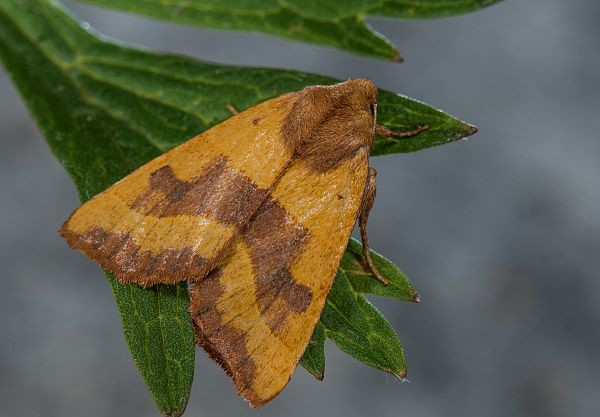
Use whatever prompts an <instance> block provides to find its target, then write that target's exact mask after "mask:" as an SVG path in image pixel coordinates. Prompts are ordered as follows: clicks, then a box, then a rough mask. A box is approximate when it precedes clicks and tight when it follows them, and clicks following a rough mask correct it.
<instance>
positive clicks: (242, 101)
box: [0, 0, 472, 415]
mask: <svg viewBox="0 0 600 417" xmlns="http://www.w3.org/2000/svg"><path fill="white" fill-rule="evenodd" d="M0 58H1V59H2V62H3V64H4V65H5V67H6V69H7V71H8V72H9V74H10V75H11V77H12V78H13V80H14V82H15V84H16V85H17V87H18V89H19V91H20V92H21V95H22V96H23V98H24V100H25V102H26V103H27V106H28V107H29V109H30V111H31V113H32V115H33V117H34V118H35V119H36V120H37V123H38V125H39V126H40V129H41V131H42V133H43V134H44V136H45V138H46V140H47V142H48V144H49V146H50V148H51V150H52V152H53V153H54V154H55V155H56V157H57V159H58V160H59V161H60V163H61V164H62V165H63V166H64V167H65V169H66V170H67V171H68V173H69V174H70V176H71V177H72V178H73V180H74V182H75V185H76V186H77V190H78V192H79V194H80V196H81V199H82V201H85V200H87V199H89V198H91V197H92V196H94V195H95V194H97V193H99V192H100V191H102V190H104V189H105V188H107V187H109V186H110V185H112V184H113V183H115V182H116V181H118V180H119V179H121V178H122V177H124V176H126V175H127V174H128V173H130V172H131V171H133V170H134V169H135V168H137V167H139V166H140V165H142V164H144V163H145V162H147V161H149V160H151V159H152V158H154V157H156V156H157V155H159V154H161V153H163V152H164V151H166V150H168V149H171V148H173V147H174V146H177V145H178V144H180V143H182V142H183V141H185V140H186V139H188V138H190V137H192V136H194V135H196V134H197V133H199V132H202V131H204V130H206V129H207V128H209V127H211V126H213V125H215V124H217V123H219V122H221V121H222V120H224V119H226V118H228V117H230V116H231V113H230V112H229V110H228V109H227V107H228V105H233V106H234V107H235V108H237V109H239V110H243V109H246V108H248V107H251V106H253V105H255V104H257V103H259V102H261V101H264V100H266V99H268V98H271V97H274V96H277V95H279V94H282V93H284V92H287V91H294V90H299V89H301V88H303V87H304V86H306V85H310V84H318V83H325V84H327V83H333V82H336V80H334V79H332V78H327V77H322V76H318V75H313V74H306V73H300V72H295V71H284V70H275V69H263V68H244V67H232V66H222V65H215V64H209V63H205V62H199V61H195V60H192V59H189V58H185V57H180V56H174V55H169V54H158V53H153V52H149V51H145V50H139V49H134V48H129V47H126V46H123V45H120V44H116V43H113V42H110V41H108V40H106V39H103V38H102V37H100V36H99V35H97V34H95V33H93V32H92V31H90V30H89V28H87V27H82V26H81V25H80V24H79V23H78V22H77V21H76V20H74V19H73V18H72V17H71V16H70V15H69V14H68V13H66V12H65V11H64V10H63V9H62V7H60V6H59V5H57V4H56V3H55V2H53V1H51V0H20V1H18V2H17V1H14V2H13V1H3V2H0ZM380 94H381V99H380V101H379V109H380V114H381V117H380V120H379V122H380V123H382V124H385V125H387V126H388V127H389V128H397V129H403V128H409V127H414V126H417V125H421V124H424V123H427V124H429V126H430V130H429V131H427V132H425V133H423V134H421V135H419V136H418V137H416V138H414V139H408V140H392V141H390V140H387V139H386V140H381V139H378V140H377V141H376V144H375V146H374V149H373V154H374V155H380V154H386V153H393V152H410V151H415V150H418V149H422V148H426V147H429V146H435V145H440V144H443V143H447V142H451V141H454V140H457V139H460V138H461V137H463V136H465V135H466V134H469V133H471V129H472V128H471V127H470V126H469V125H467V124H465V123H464V122H461V121H460V120H458V119H456V118H454V117H452V116H449V115H447V114H445V113H443V112H441V111H438V110H435V109H433V108H431V107H429V106H427V105H425V104H423V103H419V102H416V101H414V100H411V99H408V98H406V97H402V96H398V95H396V94H393V93H389V92H385V91H381V93H380ZM353 245H354V244H353V243H352V242H351V244H350V246H349V250H348V252H347V254H346V257H345V258H344V259H345V261H344V262H345V263H344V265H346V266H343V268H346V269H342V270H341V274H342V275H341V276H343V277H344V279H346V281H347V284H343V283H342V284H339V283H338V284H336V288H337V290H336V291H337V292H336V293H335V294H338V293H339V294H341V295H340V297H341V298H340V300H343V296H344V294H345V293H344V291H342V290H343V287H341V286H342V285H346V286H350V287H352V288H354V287H356V288H359V289H361V288H362V290H368V291H371V292H373V293H376V291H379V292H380V293H381V295H386V294H387V293H388V292H390V294H392V293H394V294H395V295H392V296H394V297H395V298H398V299H404V298H410V294H409V293H406V294H404V293H403V292H402V291H408V290H410V288H412V287H410V285H409V284H406V283H402V282H401V281H402V280H399V281H398V284H397V286H394V287H392V286H390V287H389V288H387V287H386V288H378V287H377V286H378V285H379V284H378V283H375V282H370V283H365V282H363V283H359V282H358V281H357V280H358V277H359V276H360V275H361V274H362V273H364V269H363V270H362V272H361V269H360V268H359V267H358V265H359V264H358V263H356V262H355V263H354V264H352V265H354V266H353V267H351V266H348V265H350V264H347V261H348V259H350V260H351V259H352V257H355V256H358V255H356V253H354V252H353V250H354V249H353V248H354V246H353ZM376 260H377V262H379V261H381V260H380V258H377V257H376ZM348 262H349V261H348ZM381 262H382V261H381ZM389 268H392V267H391V266H389ZM108 278H109V280H110V283H111V286H112V288H113V292H114V295H115V299H116V302H117V306H118V308H119V311H120V313H121V319H122V322H123V328H124V333H125V337H126V339H127V343H128V345H129V348H130V350H131V352H132V356H133V358H134V360H135V362H136V364H137V366H138V369H139V371H140V373H141V374H142V376H143V378H144V381H145V382H146V384H147V386H148V388H149V391H150V392H151V393H152V395H153V397H154V399H155V401H156V403H157V405H158V408H159V409H160V410H161V411H162V412H163V413H164V414H166V415H180V414H181V413H182V412H183V410H184V408H185V404H186V402H187V398H188V395H189V391H190V386H191V382H192V377H193V361H194V333H193V326H192V324H191V321H190V318H189V314H188V313H187V306H188V302H189V301H188V298H187V293H186V288H185V285H184V284H180V285H178V286H177V287H169V286H158V287H154V288H151V289H142V288H139V287H137V286H122V285H120V284H118V283H117V282H116V281H115V280H114V279H113V278H112V277H111V276H110V275H108ZM361 285H362V286H363V287H361ZM407 289H408V290H407ZM362 290H361V291H362ZM352 294H354V293H352ZM402 294H404V295H402ZM402 297H404V298H402ZM336 300H337V299H336ZM338 303H342V304H344V303H345V302H343V301H339V302H338V301H335V303H333V304H331V303H330V305H337V304H338ZM356 304H357V305H358V307H360V311H362V312H364V317H363V321H365V320H366V322H367V323H368V324H369V325H374V324H373V323H375V324H377V323H379V322H380V321H381V320H383V319H382V318H380V317H379V316H377V314H378V313H377V314H376V312H373V311H371V307H370V305H369V304H368V303H366V301H364V300H362V301H361V300H359V299H357V300H356ZM328 310H329V307H328ZM328 314H329V313H328ZM357 314H358V313H357ZM361 314H363V313H361ZM359 316H360V315H359ZM327 317H329V319H328V321H326V322H324V328H325V329H324V333H325V334H326V335H329V336H330V337H332V339H333V340H334V341H337V342H336V343H338V344H339V345H340V346H343V348H345V350H346V351H349V352H350V351H351V352H354V353H355V356H356V357H359V358H360V359H361V360H365V361H366V362H367V363H369V364H372V365H373V366H378V367H380V368H382V369H384V368H385V369H392V370H393V371H392V372H396V373H397V372H399V370H398V369H399V368H398V366H391V365H389V363H387V364H385V365H384V364H379V365H377V363H376V361H375V360H374V358H369V357H368V355H362V354H359V352H358V351H357V350H356V349H350V348H349V342H348V343H344V342H343V340H346V339H351V338H350V337H349V336H348V335H344V333H343V332H340V331H336V332H333V330H332V331H331V333H329V330H327V326H330V327H331V324H332V323H333V322H334V321H335V320H334V317H335V316H334V315H333V314H332V313H331V314H329V315H328V316H327ZM325 324H327V326H325ZM363 324H364V323H363ZM363 324H360V323H359V324H358V325H357V326H358V327H361V326H363ZM377 326H379V327H377V328H381V329H383V330H385V329H384V328H385V326H384V325H383V324H381V323H379V324H377ZM363 327H364V326H363ZM383 330H382V331H383ZM317 336H318V334H317ZM384 336H385V335H384ZM382 337H383V336H382ZM386 337H387V336H386ZM315 340H316V341H317V342H319V340H320V339H319V338H318V337H317V338H316V339H315ZM390 346H391V345H390ZM315 349H316V350H315V354H314V356H311V357H310V358H308V357H307V359H306V361H303V363H308V365H307V367H308V368H309V369H313V370H315V369H318V368H319V360H321V362H323V361H322V359H318V358H319V356H318V355H319V349H320V348H319V345H318V344H316V345H315ZM373 352H379V351H377V350H374V351H373ZM374 354H375V353H374ZM321 357H322V354H321ZM315 358H316V359H315ZM309 359H310V360H309ZM311 361H312V362H311ZM388 362H389V361H388ZM396 365H397V364H396Z"/></svg>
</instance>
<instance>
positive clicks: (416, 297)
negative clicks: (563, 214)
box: [410, 291, 421, 303]
mask: <svg viewBox="0 0 600 417" xmlns="http://www.w3.org/2000/svg"><path fill="white" fill-rule="evenodd" d="M410 301H412V302H413V303H420V302H421V294H419V293H418V292H417V291H413V292H411V294H410Z"/></svg>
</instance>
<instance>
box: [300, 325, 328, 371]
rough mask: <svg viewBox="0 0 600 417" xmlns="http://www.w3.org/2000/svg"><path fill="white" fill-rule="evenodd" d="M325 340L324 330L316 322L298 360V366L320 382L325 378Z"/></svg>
mask: <svg viewBox="0 0 600 417" xmlns="http://www.w3.org/2000/svg"><path fill="white" fill-rule="evenodd" d="M325 339H326V337H325V328H324V327H323V325H322V324H321V322H318V323H317V326H316V327H315V330H314V332H313V334H312V337H311V339H310V341H309V342H308V346H307V347H306V350H305V351H304V354H303V355H302V358H300V365H302V367H304V369H306V370H307V371H308V372H310V373H311V374H313V376H314V377H315V378H317V379H318V380H320V381H322V380H323V378H324V377H325Z"/></svg>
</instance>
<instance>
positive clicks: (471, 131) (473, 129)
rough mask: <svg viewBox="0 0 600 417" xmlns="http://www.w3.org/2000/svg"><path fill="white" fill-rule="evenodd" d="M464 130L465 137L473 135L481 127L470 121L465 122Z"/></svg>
mask: <svg viewBox="0 0 600 417" xmlns="http://www.w3.org/2000/svg"><path fill="white" fill-rule="evenodd" d="M463 132H464V134H465V136H464V137H467V136H471V135H474V134H475V133H477V132H479V129H478V128H477V126H473V125H470V124H468V123H465V124H464V128H463Z"/></svg>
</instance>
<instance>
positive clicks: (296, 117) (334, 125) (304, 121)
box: [281, 79, 377, 171]
mask: <svg viewBox="0 0 600 417" xmlns="http://www.w3.org/2000/svg"><path fill="white" fill-rule="evenodd" d="M293 97H294V103H293V105H292V107H291V109H290V111H289V114H288V116H287V117H286V118H285V120H284V123H283V125H282V129H281V134H282V137H283V139H284V141H285V142H286V143H287V144H288V145H289V146H290V147H292V148H293V149H294V152H295V155H296V157H298V158H302V159H306V160H307V161H309V162H310V163H311V165H313V166H314V167H315V168H316V169H318V170H319V171H326V170H328V169H332V168H334V167H335V166H337V165H338V164H339V163H341V162H342V161H344V160H346V159H348V158H350V157H352V155H354V154H355V153H356V152H359V151H360V149H361V148H362V149H364V150H365V151H366V152H367V154H368V151H369V149H370V148H371V146H372V145H373V140H374V137H375V119H376V116H377V114H376V113H377V88H376V87H375V84H374V83H373V82H372V81H369V80H365V79H356V80H348V81H345V82H343V83H339V84H335V85H330V86H323V85H316V86H310V87H306V88H305V89H303V90H301V91H299V92H298V93H295V95H294V96H293Z"/></svg>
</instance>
